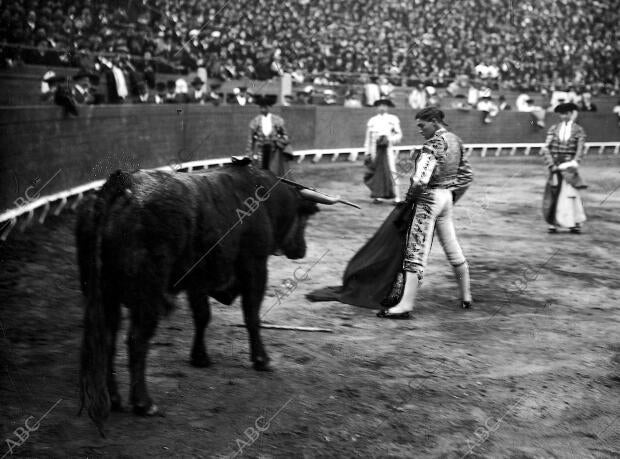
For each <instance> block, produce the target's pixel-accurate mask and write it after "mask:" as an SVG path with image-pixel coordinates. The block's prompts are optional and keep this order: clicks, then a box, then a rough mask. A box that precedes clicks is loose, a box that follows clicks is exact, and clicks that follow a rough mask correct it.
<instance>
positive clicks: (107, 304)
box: [103, 288, 122, 411]
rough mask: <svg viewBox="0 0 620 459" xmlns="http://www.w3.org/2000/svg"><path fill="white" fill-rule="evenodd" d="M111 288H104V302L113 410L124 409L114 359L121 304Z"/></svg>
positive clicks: (109, 385) (109, 388)
mask: <svg viewBox="0 0 620 459" xmlns="http://www.w3.org/2000/svg"><path fill="white" fill-rule="evenodd" d="M111 291H112V290H111V289H105V288H104V289H103V304H104V308H105V311H106V314H105V320H106V321H107V327H106V330H107V333H108V334H107V336H106V339H107V345H108V350H107V352H108V354H107V355H108V362H107V363H108V371H107V385H108V393H109V394H110V405H111V406H110V408H111V409H112V411H120V410H121V409H122V402H121V395H120V393H119V392H118V384H116V377H115V376H114V375H115V371H114V361H115V358H116V336H117V334H118V329H119V326H120V322H121V304H120V301H119V300H118V298H117V296H116V295H115V294H113V293H111Z"/></svg>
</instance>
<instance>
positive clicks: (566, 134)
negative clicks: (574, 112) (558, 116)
mask: <svg viewBox="0 0 620 459" xmlns="http://www.w3.org/2000/svg"><path fill="white" fill-rule="evenodd" d="M572 124H573V122H572V121H567V122H562V125H561V126H560V131H559V132H558V137H559V138H560V142H568V139H570V131H571V127H572Z"/></svg>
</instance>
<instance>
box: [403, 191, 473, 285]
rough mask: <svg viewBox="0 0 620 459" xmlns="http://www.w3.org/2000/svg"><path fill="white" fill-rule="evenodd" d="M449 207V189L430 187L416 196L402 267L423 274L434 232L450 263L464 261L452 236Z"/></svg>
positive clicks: (452, 227) (457, 243)
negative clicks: (416, 203) (415, 207)
mask: <svg viewBox="0 0 620 459" xmlns="http://www.w3.org/2000/svg"><path fill="white" fill-rule="evenodd" d="M452 209H453V204H452V191H450V190H446V189H440V188H435V189H430V190H427V191H426V192H425V193H424V194H423V195H421V196H420V197H418V207H417V209H416V214H415V216H414V218H413V222H412V223H411V229H410V230H409V236H408V239H407V248H406V250H405V259H404V262H403V269H404V270H405V271H409V272H415V273H417V275H418V278H419V279H420V280H421V279H422V277H423V275H424V268H425V267H426V262H427V260H428V254H429V253H430V251H431V246H432V243H433V236H434V234H435V233H436V234H437V237H439V242H440V243H441V247H442V248H443V251H444V252H445V254H446V257H447V258H448V261H449V262H450V264H451V265H452V266H459V265H462V264H463V263H465V262H466V260H465V256H464V255H463V251H462V250H461V246H460V245H459V242H458V240H457V238H456V231H455V229H454V222H453V220H452Z"/></svg>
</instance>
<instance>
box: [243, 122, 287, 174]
mask: <svg viewBox="0 0 620 459" xmlns="http://www.w3.org/2000/svg"><path fill="white" fill-rule="evenodd" d="M261 118H262V115H259V116H257V117H255V118H254V119H253V120H252V121H250V135H249V137H248V145H247V148H246V155H247V156H250V157H252V158H254V159H256V160H257V161H258V164H261V162H262V155H263V145H265V144H266V143H270V142H271V143H273V144H274V145H275V147H276V148H279V149H280V150H281V151H283V152H284V153H289V154H290V153H291V150H290V147H289V142H290V140H289V137H288V133H287V132H286V128H285V127H284V120H283V119H282V118H281V117H279V116H277V115H274V114H273V113H271V124H272V129H271V133H270V134H269V135H268V136H265V134H264V133H263V129H262V124H261Z"/></svg>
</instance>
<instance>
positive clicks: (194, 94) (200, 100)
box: [187, 76, 206, 105]
mask: <svg viewBox="0 0 620 459" xmlns="http://www.w3.org/2000/svg"><path fill="white" fill-rule="evenodd" d="M187 96H188V99H189V103H191V104H203V105H204V103H205V97H206V89H205V83H204V81H202V79H201V78H200V77H199V76H197V77H195V78H194V79H193V80H192V87H191V89H190V90H189V91H188V94H187Z"/></svg>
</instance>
